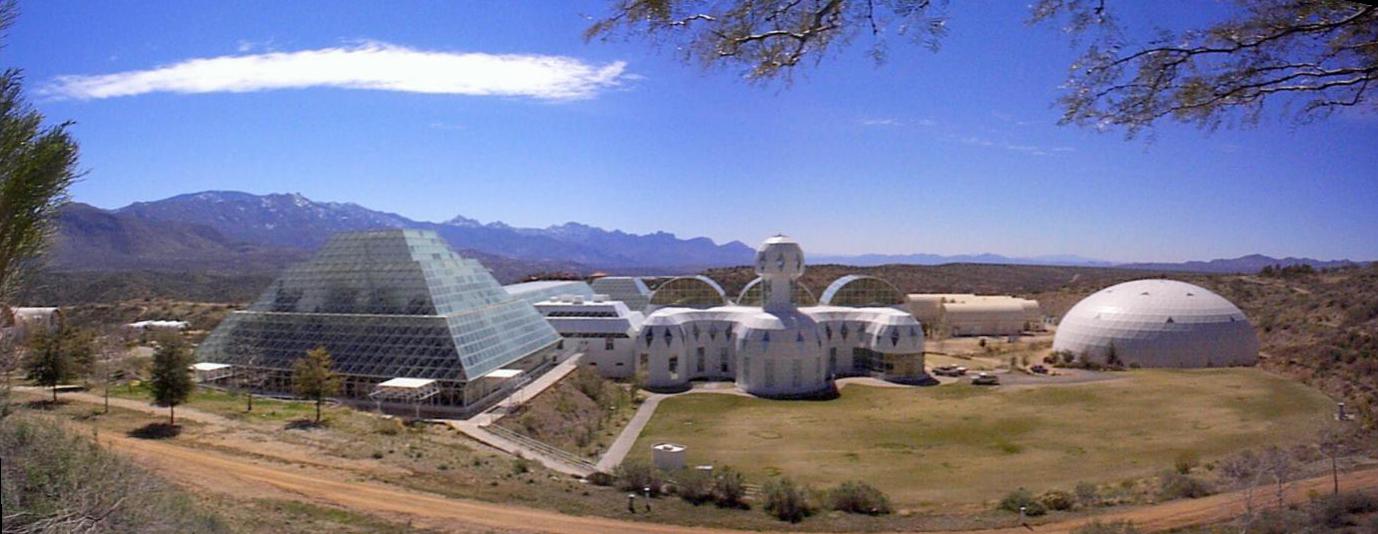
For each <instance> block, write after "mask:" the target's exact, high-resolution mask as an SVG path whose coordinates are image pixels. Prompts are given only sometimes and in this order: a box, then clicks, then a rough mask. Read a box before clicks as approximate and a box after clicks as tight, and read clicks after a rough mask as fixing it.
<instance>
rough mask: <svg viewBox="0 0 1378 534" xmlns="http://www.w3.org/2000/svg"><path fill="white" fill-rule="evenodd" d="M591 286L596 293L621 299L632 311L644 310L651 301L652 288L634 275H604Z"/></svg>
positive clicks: (609, 297)
mask: <svg viewBox="0 0 1378 534" xmlns="http://www.w3.org/2000/svg"><path fill="white" fill-rule="evenodd" d="M589 286H590V287H592V288H593V292H594V293H595V294H598V295H607V296H608V299H610V300H616V301H620V302H622V303H623V304H626V305H627V309H630V310H632V311H638V312H644V311H646V306H647V305H648V304H650V303H651V289H650V288H648V287H646V282H643V281H641V279H640V278H637V277H634V276H604V277H602V278H598V279H595V280H594V281H593V282H591V283H590V284H589Z"/></svg>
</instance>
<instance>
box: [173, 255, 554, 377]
mask: <svg viewBox="0 0 1378 534" xmlns="http://www.w3.org/2000/svg"><path fill="white" fill-rule="evenodd" d="M558 340H559V335H558V334H557V333H556V332H555V330H554V329H553V328H551V327H550V325H549V323H547V322H546V320H545V319H544V318H543V317H541V315H540V314H539V313H538V312H537V311H536V309H535V308H534V307H533V306H532V305H531V304H529V303H527V302H524V301H522V300H520V299H517V298H515V297H513V296H511V295H509V294H508V293H507V291H505V290H504V289H503V287H502V286H501V285H499V284H498V281H497V280H496V279H494V278H493V275H492V274H491V273H490V272H489V271H488V269H486V268H484V267H483V265H482V264H480V263H479V262H478V261H475V260H473V259H469V258H465V257H462V256H460V255H458V254H456V253H455V252H453V251H451V250H450V248H449V247H448V246H447V245H446V244H445V242H444V241H442V240H441V239H440V237H439V236H437V235H436V234H435V233H434V232H432V231H428V230H404V229H389V230H376V231H365V232H353V233H343V234H338V235H336V236H335V237H333V238H332V239H331V240H330V241H329V242H328V243H326V244H325V246H324V247H322V248H321V250H320V251H319V252H317V253H316V255H315V257H313V258H312V259H310V260H308V261H306V262H305V263H302V264H299V265H296V266H294V267H292V268H290V269H288V270H287V271H286V272H285V273H284V274H283V275H282V276H281V277H280V278H278V279H277V280H276V281H274V282H273V285H272V286H271V287H269V288H268V290H267V291H266V292H264V293H263V296H262V297H260V298H259V299H258V301H256V302H254V303H253V304H252V305H250V306H249V307H248V309H246V310H243V311H237V312H234V313H231V314H230V315H229V316H228V317H227V318H226V319H225V320H224V321H223V322H222V323H221V324H220V326H218V327H216V329H215V330H214V331H213V332H212V333H211V334H210V336H209V337H208V338H207V339H206V341H205V342H204V343H202V344H201V346H200V347H199V348H198V350H197V360H198V361H202V362H214V363H226V364H230V365H233V366H235V367H236V368H238V369H240V370H242V371H245V372H248V371H261V372H263V373H264V374H265V375H266V376H265V377H264V379H263V380H262V383H261V384H260V385H259V387H260V388H261V389H266V390H284V391H285V390H290V384H291V383H290V375H291V371H292V365H293V364H294V363H295V362H296V360H297V359H298V358H300V357H302V356H303V355H305V354H306V352H307V351H308V350H311V349H313V348H315V347H319V346H323V347H325V348H326V349H327V350H329V351H330V355H331V357H332V359H333V360H334V369H335V372H337V373H339V374H340V375H342V377H343V378H344V381H343V387H342V391H341V394H342V396H344V397H353V398H365V397H367V395H368V393H369V392H370V391H372V389H373V386H374V385H376V384H378V383H380V382H383V381H386V380H389V379H391V378H399V377H401V378H421V379H432V380H436V381H437V382H438V383H439V384H440V386H441V389H442V391H443V392H444V393H443V394H442V395H441V397H442V398H441V399H439V400H440V402H441V403H442V404H467V403H465V402H464V401H463V400H462V399H463V395H462V393H463V391H462V390H463V388H464V384H466V383H468V382H471V381H474V380H477V379H479V378H481V377H483V376H484V375H486V374H488V373H490V372H492V371H494V370H497V369H501V368H504V367H507V366H509V365H512V364H514V363H516V364H517V366H519V367H524V368H529V367H531V366H532V365H529V364H530V362H531V361H532V360H533V359H544V358H545V357H546V356H549V355H550V354H552V353H553V350H554V346H555V344H556V342H557V341H558ZM533 356H535V357H538V358H533Z"/></svg>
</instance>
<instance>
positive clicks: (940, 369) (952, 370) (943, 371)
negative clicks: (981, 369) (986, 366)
mask: <svg viewBox="0 0 1378 534" xmlns="http://www.w3.org/2000/svg"><path fill="white" fill-rule="evenodd" d="M933 374H935V375H938V376H962V375H964V374H967V368H965V367H958V366H956V365H939V366H937V367H934V368H933Z"/></svg>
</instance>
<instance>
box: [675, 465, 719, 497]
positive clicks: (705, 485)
mask: <svg viewBox="0 0 1378 534" xmlns="http://www.w3.org/2000/svg"><path fill="white" fill-rule="evenodd" d="M675 494H676V495H679V498H681V499H684V500H685V501H688V502H690V503H691V504H693V505H695V506H698V505H700V504H703V503H705V502H708V501H711V500H713V475H712V473H711V472H709V471H704V470H702V469H685V470H682V471H680V472H679V473H678V474H676V475H675Z"/></svg>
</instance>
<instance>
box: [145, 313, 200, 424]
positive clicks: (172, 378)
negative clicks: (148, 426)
mask: <svg viewBox="0 0 1378 534" xmlns="http://www.w3.org/2000/svg"><path fill="white" fill-rule="evenodd" d="M190 366H191V351H189V350H187V346H186V343H185V342H184V341H182V338H181V336H177V335H166V336H163V337H162V338H161V339H159V340H158V350H156V351H154V352H153V370H152V372H151V373H150V376H149V384H148V387H149V390H150V391H151V393H152V394H153V402H154V403H156V404H157V405H159V406H167V407H168V423H169V424H177V405H178V404H182V403H184V402H186V401H187V398H188V397H190V396H191V392H192V391H193V390H195V389H196V383H195V382H193V381H192V377H191V371H190V369H188V368H189V367H190Z"/></svg>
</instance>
